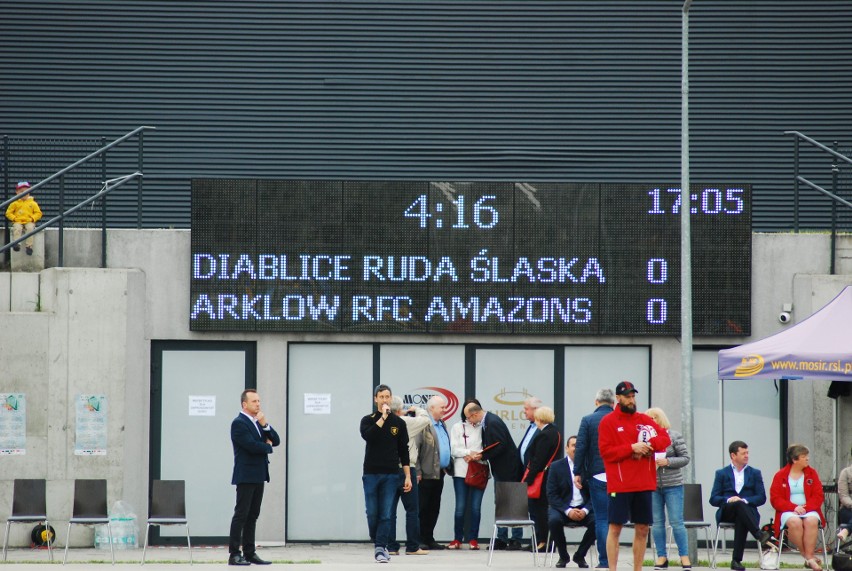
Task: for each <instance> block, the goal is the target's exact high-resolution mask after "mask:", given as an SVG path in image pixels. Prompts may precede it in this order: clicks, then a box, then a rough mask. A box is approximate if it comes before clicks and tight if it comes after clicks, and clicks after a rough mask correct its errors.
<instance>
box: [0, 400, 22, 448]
mask: <svg viewBox="0 0 852 571" xmlns="http://www.w3.org/2000/svg"><path fill="white" fill-rule="evenodd" d="M26 453H27V399H26V397H25V396H24V394H23V393H0V456H21V455H24V454H26Z"/></svg>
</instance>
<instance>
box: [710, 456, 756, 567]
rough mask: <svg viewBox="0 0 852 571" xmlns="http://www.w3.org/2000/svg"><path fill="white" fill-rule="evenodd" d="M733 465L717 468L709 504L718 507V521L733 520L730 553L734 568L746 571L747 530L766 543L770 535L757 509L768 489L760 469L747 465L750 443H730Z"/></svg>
mask: <svg viewBox="0 0 852 571" xmlns="http://www.w3.org/2000/svg"><path fill="white" fill-rule="evenodd" d="M728 453H729V454H730V456H731V465H730V466H726V467H725V468H721V469H719V470H716V478H715V480H714V481H713V490H712V491H711V492H710V505H712V506H715V507H717V508H719V509H718V511H717V512H716V522H723V521H724V522H732V523H734V524H735V527H734V549H733V552H732V554H731V569H733V570H734V571H743V570H744V569H745V567H743V564H742V561H743V550H744V549H745V542H746V537H747V534H748V533H751V534H752V535H753V536H754V537H755V539H757V540H758V541H759V542H760V544H761V545H762V546H763V545H764V544H766V542H767V541H768V540H769V538H770V533H769V532H768V531H761V530H760V514H758V512H757V508H758V507H759V506H762V505H763V504H765V503H766V489H765V488H764V486H763V476H762V475H761V473H760V470H758V469H757V468H752V467H751V466H749V465H748V445H747V444H746V443H745V442H743V441H742V440H735V441H734V442H731V445H730V446H728Z"/></svg>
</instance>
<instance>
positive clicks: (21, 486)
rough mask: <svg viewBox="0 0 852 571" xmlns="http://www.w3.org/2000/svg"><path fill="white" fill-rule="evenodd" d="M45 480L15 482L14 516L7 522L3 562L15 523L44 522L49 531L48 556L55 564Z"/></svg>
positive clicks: (13, 496)
mask: <svg viewBox="0 0 852 571" xmlns="http://www.w3.org/2000/svg"><path fill="white" fill-rule="evenodd" d="M46 489H47V486H46V483H45V481H44V480H15V482H14V488H13V490H12V515H10V516H9V519H7V520H6V536H5V538H4V539H3V561H6V545H7V544H8V543H9V526H10V525H11V524H13V523H39V522H44V527H45V528H46V529H47V534H48V538H47V554H48V557H50V561H51V562H53V552H52V551H51V549H50V544H51V543H52V542H53V538H52V537H50V529H51V528H50V523H49V522H48V521H47V493H46Z"/></svg>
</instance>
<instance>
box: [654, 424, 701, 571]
mask: <svg viewBox="0 0 852 571" xmlns="http://www.w3.org/2000/svg"><path fill="white" fill-rule="evenodd" d="M645 414H647V415H648V416H650V417H651V419H652V420H653V421H654V422H656V423H657V424H658V425H660V428H663V429H665V430H666V431H667V432H668V433H669V438H671V441H672V443H671V444H670V445H669V446H668V448H666V452H665V454H663V453H662V452H661V453H659V454H657V458H656V461H657V489H656V490H654V493H653V494H652V495H651V499H652V502H653V503H652V508H653V511H654V525H653V526H652V527H651V531H652V533H653V534H654V545H655V546H656V548H657V559H656V561H655V562H654V569H668V566H669V559H668V556H667V554H666V551H667V550H666V514H668V516H669V525H670V526H671V527H672V534H673V535H674V539H675V543H676V544H677V552H678V555H680V564H681V566H683V568H684V569H686V570H689V569H692V563H691V562H690V560H689V543H688V542H687V535H686V526H684V525H683V467H684V466H686V465H687V464H689V451H688V450H687V449H686V442H685V441H684V439H683V435H682V434H681V433H680V432H678V431H677V430H674V429H672V423H671V422H669V417H668V416H666V413H665V412H663V411H662V409H659V408H649V409H648V410H646V411H645Z"/></svg>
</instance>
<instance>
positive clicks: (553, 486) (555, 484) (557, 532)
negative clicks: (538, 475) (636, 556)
mask: <svg viewBox="0 0 852 571" xmlns="http://www.w3.org/2000/svg"><path fill="white" fill-rule="evenodd" d="M576 448H577V437H576V436H569V437H568V441H567V444H566V446H565V458H563V459H562V460H557V461H556V462H554V463H553V464H551V465H550V470H549V472H550V475H549V476H548V477H547V504H548V506H549V507H548V510H547V527H548V529H549V530H550V537H552V538H553V542H554V543H555V544H556V549H557V550H558V551H559V561H557V562H556V566H557V567H560V568H561V567H565V566H566V565H568V561H570V559H569V557H568V546H567V545H566V544H565V529H564V526H566V525H570V526H576V527H585V528H586V533H584V534H583V539H582V540H580V546H579V547H578V548H577V552H576V553H575V554H574V563H576V564H577V565H579V566H580V567H588V566H589V565H588V563H586V553H588V552H589V548H590V547H591V546H592V545H594V543H595V515H594V512H593V510H592V501H591V498H590V495H589V487H588V486H585V487H583V488H582V489H578V488H577V487H576V486H575V485H574V451H575V450H576Z"/></svg>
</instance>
